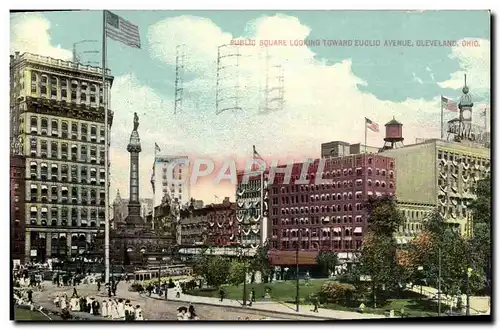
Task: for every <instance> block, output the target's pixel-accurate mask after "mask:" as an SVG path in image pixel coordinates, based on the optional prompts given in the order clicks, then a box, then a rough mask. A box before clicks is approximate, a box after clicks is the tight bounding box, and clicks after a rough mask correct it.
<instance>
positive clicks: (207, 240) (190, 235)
mask: <svg viewBox="0 0 500 330" xmlns="http://www.w3.org/2000/svg"><path fill="white" fill-rule="evenodd" d="M235 213H236V204H235V203H231V202H230V201H229V197H226V198H225V199H224V201H223V202H222V203H220V204H209V205H206V206H204V207H202V208H198V209H196V208H194V207H187V208H184V209H182V210H181V243H182V245H188V246H189V245H210V246H229V245H233V244H236V243H237V242H238V224H237V221H236V217H235Z"/></svg>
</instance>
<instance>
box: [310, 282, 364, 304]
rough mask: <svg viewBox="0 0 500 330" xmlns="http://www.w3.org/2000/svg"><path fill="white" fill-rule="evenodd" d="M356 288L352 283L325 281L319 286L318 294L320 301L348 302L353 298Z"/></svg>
mask: <svg viewBox="0 0 500 330" xmlns="http://www.w3.org/2000/svg"><path fill="white" fill-rule="evenodd" d="M355 292H356V288H355V287H354V285H352V284H347V283H337V282H326V283H325V284H323V285H322V286H321V289H320V291H319V292H318V296H319V298H320V300H321V302H327V303H337V304H344V305H346V304H348V303H349V302H351V301H352V300H353V298H354V294H355Z"/></svg>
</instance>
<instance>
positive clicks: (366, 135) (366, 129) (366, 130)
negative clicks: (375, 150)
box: [365, 117, 368, 154]
mask: <svg viewBox="0 0 500 330" xmlns="http://www.w3.org/2000/svg"><path fill="white" fill-rule="evenodd" d="M367 140H368V128H367V127H366V117H365V154H366V143H367V142H366V141H367Z"/></svg>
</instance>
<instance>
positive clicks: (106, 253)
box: [102, 10, 109, 283]
mask: <svg viewBox="0 0 500 330" xmlns="http://www.w3.org/2000/svg"><path fill="white" fill-rule="evenodd" d="M106 87H107V86H106V11H105V10H103V11H102V91H103V96H102V101H103V106H104V126H105V128H104V166H105V167H106V172H105V173H106V180H105V181H106V182H105V184H106V187H105V189H104V194H105V211H104V214H105V215H104V216H105V222H104V224H105V225H104V267H105V280H106V281H105V283H109V209H108V208H109V148H108V143H109V125H108V103H107V101H108V100H107V88H106Z"/></svg>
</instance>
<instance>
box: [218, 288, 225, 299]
mask: <svg viewBox="0 0 500 330" xmlns="http://www.w3.org/2000/svg"><path fill="white" fill-rule="evenodd" d="M224 295H225V292H224V290H222V288H221V289H220V290H219V296H220V301H221V302H222V301H224Z"/></svg>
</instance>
